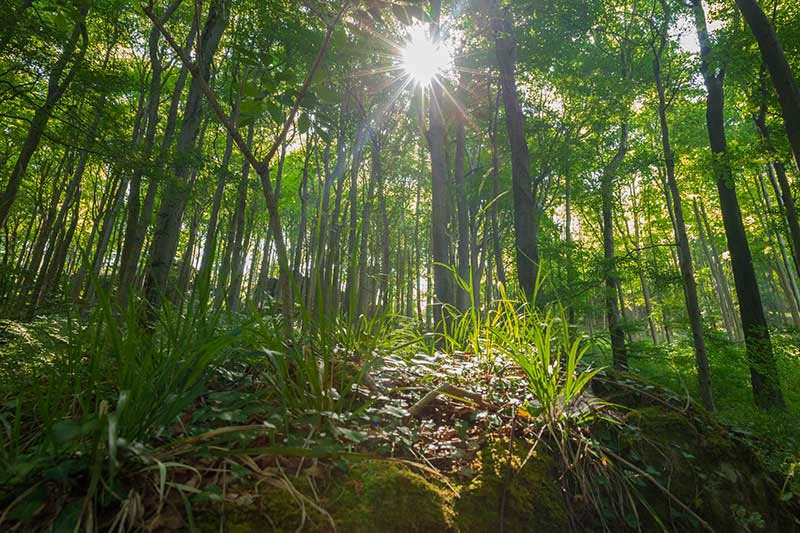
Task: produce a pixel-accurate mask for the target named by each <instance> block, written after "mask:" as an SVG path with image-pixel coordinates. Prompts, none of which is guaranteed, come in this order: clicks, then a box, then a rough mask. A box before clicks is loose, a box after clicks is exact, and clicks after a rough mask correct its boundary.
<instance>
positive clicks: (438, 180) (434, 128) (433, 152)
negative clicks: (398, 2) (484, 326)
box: [425, 0, 453, 330]
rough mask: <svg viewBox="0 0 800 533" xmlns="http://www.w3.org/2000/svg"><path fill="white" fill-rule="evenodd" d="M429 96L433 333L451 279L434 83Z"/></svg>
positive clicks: (440, 112) (443, 136)
mask: <svg viewBox="0 0 800 533" xmlns="http://www.w3.org/2000/svg"><path fill="white" fill-rule="evenodd" d="M441 4H442V2H441V0H431V20H432V22H431V35H432V38H433V40H434V41H435V40H437V39H438V38H439V17H440V13H441ZM430 93H431V101H430V109H429V113H428V116H429V118H428V121H429V124H428V131H427V133H426V135H425V137H426V138H427V141H428V148H429V150H430V156H431V244H432V249H433V254H432V255H433V265H432V268H433V291H434V293H435V296H436V301H435V302H434V303H433V305H434V307H433V322H434V325H435V327H436V328H437V329H439V330H442V329H443V328H444V322H443V319H444V318H445V313H444V312H443V309H442V306H444V305H447V304H452V303H453V291H452V275H451V274H450V271H449V270H448V269H447V267H446V266H444V265H449V264H450V235H449V233H448V231H447V226H448V222H449V218H450V217H449V213H450V210H449V209H448V193H447V179H448V174H449V172H448V169H447V155H446V153H445V145H446V143H447V132H446V130H445V124H444V113H445V110H444V104H445V100H444V93H443V91H442V88H441V86H440V85H439V84H438V83H436V82H434V83H432V84H431V87H430Z"/></svg>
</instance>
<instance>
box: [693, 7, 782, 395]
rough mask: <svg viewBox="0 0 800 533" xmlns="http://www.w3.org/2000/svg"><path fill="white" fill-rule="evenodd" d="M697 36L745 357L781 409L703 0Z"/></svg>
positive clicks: (759, 386)
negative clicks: (742, 332)
mask: <svg viewBox="0 0 800 533" xmlns="http://www.w3.org/2000/svg"><path fill="white" fill-rule="evenodd" d="M692 7H693V10H694V17H695V25H696V28H697V37H698V41H699V43H700V58H701V65H700V70H701V73H702V75H703V79H704V81H705V85H706V90H707V97H706V104H707V109H706V122H707V126H708V136H709V142H710V144H711V152H712V154H713V162H714V165H713V166H714V174H715V177H716V179H717V190H718V192H719V197H720V206H721V209H722V220H723V222H724V224H725V236H726V238H727V241H728V250H729V251H730V254H731V264H732V265H733V278H734V282H735V286H736V294H737V295H738V298H739V313H740V314H741V317H742V328H743V329H744V337H745V343H746V346H747V357H748V362H749V364H750V382H751V383H752V386H753V399H754V400H755V403H756V405H758V406H759V407H761V408H764V409H767V408H783V406H784V401H783V395H782V393H781V389H780V381H779V377H778V370H777V367H776V365H775V357H774V354H773V352H772V341H771V339H770V335H769V329H768V327H767V320H766V317H765V316H764V307H763V305H762V303H761V294H760V292H759V289H758V284H757V282H756V275H755V269H754V267H753V260H752V257H751V255H750V247H749V246H748V244H747V236H746V235H745V230H744V224H743V222H742V213H741V210H740V209H739V201H738V199H737V198H736V190H735V188H734V181H733V172H732V170H731V167H730V161H729V160H728V157H727V155H728V154H727V151H728V146H727V142H726V139H725V122H724V120H725V117H724V106H725V100H724V97H725V95H724V92H723V79H724V71H723V69H722V68H721V67H712V66H711V65H710V62H711V61H712V57H711V55H712V49H711V42H710V39H709V37H708V29H707V27H706V20H705V13H704V11H703V6H702V3H701V0H692Z"/></svg>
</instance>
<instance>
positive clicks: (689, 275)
mask: <svg viewBox="0 0 800 533" xmlns="http://www.w3.org/2000/svg"><path fill="white" fill-rule="evenodd" d="M661 4H662V6H665V7H666V6H667V0H662V2H661ZM667 14H668V11H667V12H666V13H665V15H664V24H663V25H662V28H661V45H660V47H659V49H658V50H656V51H655V57H654V59H653V74H654V77H655V83H656V91H657V92H658V118H659V123H660V125H661V149H662V151H663V154H664V166H665V167H666V171H667V184H668V185H669V191H670V196H671V198H672V212H673V214H674V216H675V225H674V229H675V243H676V244H677V247H678V264H679V266H680V271H681V278H682V279H683V296H684V299H685V301H686V312H687V314H688V315H689V327H690V329H691V331H692V341H693V344H694V356H695V366H696V368H697V384H698V390H699V391H700V398H701V399H702V401H703V405H704V406H705V407H706V409H708V410H710V411H713V410H714V399H713V395H712V392H711V370H710V369H709V366H708V354H707V353H706V343H705V339H704V337H703V317H702V313H701V312H700V302H699V301H698V298H697V283H696V282H695V279H694V266H693V265H692V252H691V250H690V249H689V237H688V235H687V234H686V222H685V221H684V219H683V205H682V201H681V197H680V193H679V191H678V181H677V180H676V179H675V158H674V156H673V153H672V145H671V143H670V138H669V125H668V123H667V101H666V96H665V91H664V84H663V83H662V81H661V57H662V55H663V52H664V49H665V47H666V45H667V38H668V35H667V31H668V28H667V20H668V18H667Z"/></svg>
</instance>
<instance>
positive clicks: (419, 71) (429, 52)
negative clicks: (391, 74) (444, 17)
mask: <svg viewBox="0 0 800 533" xmlns="http://www.w3.org/2000/svg"><path fill="white" fill-rule="evenodd" d="M400 58H401V60H402V66H403V69H404V70H405V71H406V74H408V75H409V76H410V77H411V78H412V79H413V80H414V81H415V82H416V83H417V84H419V85H430V84H431V82H432V81H433V80H434V79H435V78H436V77H437V76H439V75H441V74H442V73H444V72H445V71H446V70H447V69H448V67H449V66H450V64H451V63H452V61H453V55H452V53H451V52H450V50H449V48H448V47H447V46H446V45H445V43H444V42H443V41H441V40H438V41H434V40H433V39H431V38H430V36H429V35H428V33H427V32H426V31H425V28H424V27H423V26H421V25H417V26H413V27H412V28H411V29H410V30H409V32H408V40H407V41H406V44H405V46H404V47H403V48H402V50H401V53H400Z"/></svg>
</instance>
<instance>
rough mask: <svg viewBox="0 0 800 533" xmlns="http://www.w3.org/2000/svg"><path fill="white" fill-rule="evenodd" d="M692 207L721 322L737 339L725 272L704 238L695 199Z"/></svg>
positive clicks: (703, 230)
mask: <svg viewBox="0 0 800 533" xmlns="http://www.w3.org/2000/svg"><path fill="white" fill-rule="evenodd" d="M692 207H693V209H694V216H695V220H696V221H697V232H698V235H699V236H700V242H701V244H702V245H703V252H704V253H705V256H706V260H707V261H708V267H709V269H710V270H711V279H712V280H713V282H714V289H715V291H716V293H717V299H718V301H719V307H720V313H721V315H722V322H723V324H724V325H725V330H726V331H727V332H728V337H729V338H730V339H731V340H734V339H738V338H739V334H738V330H737V324H736V317H735V311H734V310H733V301H732V299H731V293H730V289H729V288H728V284H727V279H726V278H725V272H724V271H723V270H722V266H721V265H720V263H719V257H718V256H717V254H716V249H714V250H713V253H712V250H711V247H710V245H711V244H713V243H709V240H710V239H711V237H712V236H711V235H709V236H708V239H707V238H706V229H705V225H704V224H703V218H702V217H701V215H700V210H699V209H698V207H697V199H694V200H693V201H692Z"/></svg>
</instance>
